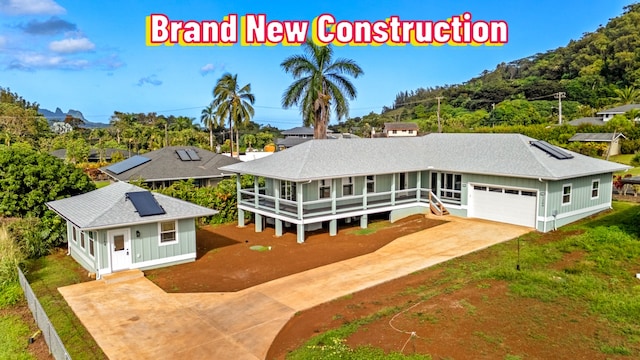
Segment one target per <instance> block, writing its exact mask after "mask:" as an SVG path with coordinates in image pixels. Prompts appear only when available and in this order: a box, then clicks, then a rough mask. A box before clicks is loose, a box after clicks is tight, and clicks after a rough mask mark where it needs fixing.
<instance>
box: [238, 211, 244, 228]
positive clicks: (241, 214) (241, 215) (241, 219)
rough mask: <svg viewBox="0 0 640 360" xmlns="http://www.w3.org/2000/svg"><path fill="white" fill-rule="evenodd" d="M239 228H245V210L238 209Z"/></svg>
mask: <svg viewBox="0 0 640 360" xmlns="http://www.w3.org/2000/svg"><path fill="white" fill-rule="evenodd" d="M238 227H244V210H242V209H238Z"/></svg>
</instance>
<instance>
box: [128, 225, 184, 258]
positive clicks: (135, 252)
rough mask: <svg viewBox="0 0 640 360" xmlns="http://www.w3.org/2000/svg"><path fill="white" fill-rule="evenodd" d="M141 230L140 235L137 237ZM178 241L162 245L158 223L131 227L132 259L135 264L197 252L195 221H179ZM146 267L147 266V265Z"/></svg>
mask: <svg viewBox="0 0 640 360" xmlns="http://www.w3.org/2000/svg"><path fill="white" fill-rule="evenodd" d="M136 231H140V237H139V238H137V237H136ZM177 236H178V242H177V243H172V244H167V245H160V240H159V237H160V236H159V229H158V224H157V223H153V224H144V225H137V226H133V227H131V251H132V254H131V255H132V258H131V261H132V263H133V266H134V267H137V266H135V264H138V263H145V262H149V261H154V260H159V259H165V258H170V257H175V256H181V255H184V254H195V252H196V239H195V221H194V220H193V219H183V220H179V221H178V229H177ZM145 268H146V267H145Z"/></svg>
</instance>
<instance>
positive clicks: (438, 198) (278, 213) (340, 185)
mask: <svg viewBox="0 0 640 360" xmlns="http://www.w3.org/2000/svg"><path fill="white" fill-rule="evenodd" d="M628 168H629V167H628V166H626V165H621V164H617V163H613V162H608V161H604V160H600V159H594V158H590V157H587V156H584V155H580V154H577V153H573V152H568V151H565V150H562V149H560V148H557V147H555V146H551V145H549V144H548V143H546V142H543V141H537V140H535V139H532V138H529V137H526V136H524V135H519V134H429V135H426V136H423V137H413V138H386V139H357V140H353V141H322V140H312V141H308V142H306V143H303V144H300V145H298V146H295V147H293V148H291V149H289V150H287V151H283V152H279V153H276V154H274V155H272V156H269V157H266V158H263V159H257V160H254V161H251V162H248V163H241V164H234V165H230V166H225V167H223V168H222V170H223V171H225V172H234V173H237V174H248V175H253V176H255V177H263V178H264V179H265V187H264V188H257V185H256V186H255V187H254V188H249V189H240V182H239V181H238V183H237V186H238V188H239V193H240V196H239V198H240V200H239V203H238V213H239V217H238V219H239V220H238V222H239V225H240V226H243V225H244V212H245V211H249V212H252V213H254V214H255V228H256V231H262V229H263V227H264V221H265V219H266V221H268V222H270V223H273V224H274V225H275V232H276V236H280V235H282V229H283V228H282V226H283V224H284V225H285V226H287V224H295V225H296V228H297V239H298V242H303V241H304V232H305V230H310V229H313V228H318V227H319V226H322V223H328V225H329V232H330V234H331V235H335V234H336V233H337V221H338V220H343V221H351V220H357V219H359V220H360V226H361V227H367V221H368V215H369V214H375V213H385V212H389V213H390V220H392V221H393V220H395V219H398V218H401V217H404V216H408V215H411V214H416V213H426V212H428V211H429V210H431V211H433V212H436V213H439V214H440V213H443V212H445V211H444V210H443V209H442V206H444V207H445V208H446V210H447V211H448V212H450V213H451V214H454V215H457V216H463V217H474V218H482V219H488V220H493V221H499V222H506V223H511V224H518V225H523V226H528V227H532V228H535V229H538V230H539V231H542V232H547V231H550V230H552V229H555V228H556V227H558V226H562V225H565V224H568V223H570V222H573V221H576V220H578V219H581V218H584V217H586V216H589V215H592V214H595V213H597V212H599V211H602V210H606V209H609V208H610V207H611V195H612V179H613V176H612V174H613V172H615V171H620V170H625V169H628ZM238 178H239V177H238ZM255 183H256V184H258V182H257V181H256V182H255Z"/></svg>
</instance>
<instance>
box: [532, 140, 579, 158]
mask: <svg viewBox="0 0 640 360" xmlns="http://www.w3.org/2000/svg"><path fill="white" fill-rule="evenodd" d="M529 144H531V145H532V146H535V147H537V148H538V149H540V150H542V151H544V152H546V153H547V154H549V155H551V156H553V157H554V158H556V159H558V160H566V159H573V155H571V154H569V153H567V152H564V151H562V150H560V149H559V148H558V147H556V146H553V145H551V144H549V143H548V142H546V141H542V140H538V141H531V142H529Z"/></svg>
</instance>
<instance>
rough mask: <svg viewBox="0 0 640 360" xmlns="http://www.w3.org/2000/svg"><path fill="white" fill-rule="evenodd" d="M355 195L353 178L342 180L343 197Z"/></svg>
mask: <svg viewBox="0 0 640 360" xmlns="http://www.w3.org/2000/svg"><path fill="white" fill-rule="evenodd" d="M351 195H353V177H351V176H349V177H346V178H342V196H351Z"/></svg>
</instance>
